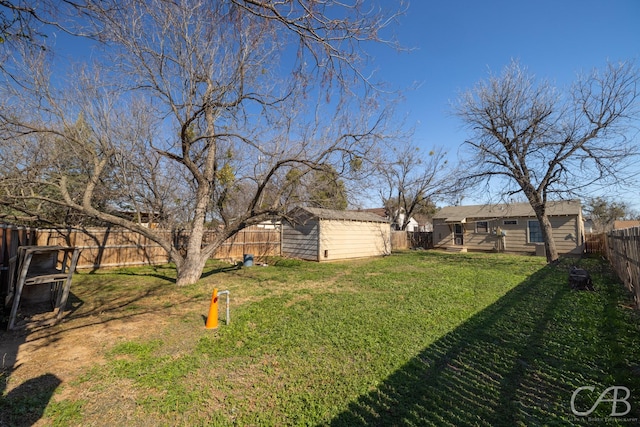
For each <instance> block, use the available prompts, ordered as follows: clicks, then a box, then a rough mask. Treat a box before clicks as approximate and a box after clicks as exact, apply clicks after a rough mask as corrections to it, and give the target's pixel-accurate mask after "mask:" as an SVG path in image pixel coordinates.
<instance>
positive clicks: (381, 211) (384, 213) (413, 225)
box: [358, 208, 431, 231]
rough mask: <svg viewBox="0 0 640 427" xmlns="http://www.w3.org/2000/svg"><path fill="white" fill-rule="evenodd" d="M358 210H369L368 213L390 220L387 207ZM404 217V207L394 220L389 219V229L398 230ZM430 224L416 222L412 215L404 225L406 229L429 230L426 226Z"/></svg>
mask: <svg viewBox="0 0 640 427" xmlns="http://www.w3.org/2000/svg"><path fill="white" fill-rule="evenodd" d="M358 212H370V213H374V214H376V215H379V216H381V217H382V218H385V219H388V220H389V221H391V220H392V218H391V216H390V215H389V213H388V210H387V208H370V209H361V210H359V211H358ZM404 217H405V213H404V209H402V208H401V211H400V213H399V214H398V218H397V220H396V221H391V229H392V230H396V231H398V230H400V227H401V224H402V222H403V221H404ZM430 225H431V224H420V223H418V221H416V219H415V218H413V217H409V221H408V222H407V227H406V231H431V230H429V229H428V228H430Z"/></svg>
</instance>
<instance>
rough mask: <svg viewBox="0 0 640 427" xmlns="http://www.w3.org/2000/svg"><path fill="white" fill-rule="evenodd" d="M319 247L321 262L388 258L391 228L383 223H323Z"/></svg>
mask: <svg viewBox="0 0 640 427" xmlns="http://www.w3.org/2000/svg"><path fill="white" fill-rule="evenodd" d="M319 246H320V258H319V260H320V261H334V260H338V259H347V258H364V257H371V256H381V255H388V254H389V253H391V228H390V227H389V224H388V223H384V222H360V221H341V220H321V222H320V245H319ZM325 251H326V252H325ZM325 255H326V256H325Z"/></svg>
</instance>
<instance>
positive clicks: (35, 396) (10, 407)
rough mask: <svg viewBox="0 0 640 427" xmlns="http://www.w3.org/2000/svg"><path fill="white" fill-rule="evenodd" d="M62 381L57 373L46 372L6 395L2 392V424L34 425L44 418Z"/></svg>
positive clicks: (16, 425) (0, 423) (0, 407)
mask: <svg viewBox="0 0 640 427" xmlns="http://www.w3.org/2000/svg"><path fill="white" fill-rule="evenodd" d="M60 383H61V381H60V379H59V378H58V377H56V376H55V375H53V374H44V375H41V376H39V377H37V378H32V379H30V380H28V381H25V382H24V383H22V384H20V385H19V386H18V387H16V388H15V389H13V390H11V391H10V392H9V393H7V395H6V396H2V394H1V393H0V425H2V426H12V427H23V426H24V427H26V426H32V425H33V424H34V423H35V422H36V421H38V420H39V419H40V418H42V415H43V413H44V410H45V408H46V407H47V405H48V404H49V401H50V400H51V397H52V396H53V393H54V392H55V391H56V389H57V388H58V386H59V385H60Z"/></svg>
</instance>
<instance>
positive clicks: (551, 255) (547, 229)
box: [538, 213, 558, 263]
mask: <svg viewBox="0 0 640 427" xmlns="http://www.w3.org/2000/svg"><path fill="white" fill-rule="evenodd" d="M538 222H539V223H540V229H541V231H542V237H543V239H544V248H545V252H546V254H547V262H548V263H552V262H555V261H557V260H558V249H557V248H556V242H555V240H554V239H553V228H552V227H551V221H549V217H548V216H547V214H546V213H543V214H541V215H538Z"/></svg>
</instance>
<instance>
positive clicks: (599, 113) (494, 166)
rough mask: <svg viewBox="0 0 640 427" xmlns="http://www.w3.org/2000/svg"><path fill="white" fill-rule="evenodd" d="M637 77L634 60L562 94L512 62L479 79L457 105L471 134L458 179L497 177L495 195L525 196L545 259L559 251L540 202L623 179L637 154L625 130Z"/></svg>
mask: <svg viewBox="0 0 640 427" xmlns="http://www.w3.org/2000/svg"><path fill="white" fill-rule="evenodd" d="M639 79H640V74H639V73H638V70H637V69H636V68H635V66H634V64H632V63H619V64H609V65H608V66H607V67H606V68H605V69H603V70H594V71H593V72H592V73H591V74H589V75H586V76H580V77H579V78H578V79H577V81H576V82H575V84H574V85H573V87H572V88H571V90H569V91H567V93H561V92H560V91H559V90H557V89H556V88H554V87H553V86H552V85H551V84H549V83H548V82H537V81H536V80H535V78H534V77H533V76H532V75H530V74H528V73H527V70H526V69H523V68H522V67H521V66H520V65H519V64H518V63H517V62H515V61H512V63H511V64H510V65H508V66H507V67H506V68H505V70H504V72H503V74H502V75H501V76H493V75H491V76H490V77H489V78H488V79H487V80H485V81H481V82H480V83H479V84H478V85H477V86H476V87H475V88H474V89H473V90H470V91H468V92H466V93H464V94H463V95H462V96H461V98H460V99H459V101H458V103H457V105H456V109H455V111H456V113H457V115H458V116H459V117H460V118H461V119H462V121H463V122H464V123H465V124H466V125H467V127H468V129H469V130H470V133H471V137H470V139H469V140H467V141H466V142H465V144H466V147H467V149H468V150H469V157H468V158H467V159H466V161H465V163H464V165H463V170H465V177H466V178H467V179H469V180H475V181H485V182H488V181H489V180H491V179H492V178H499V177H502V178H505V180H500V181H499V185H500V186H501V188H502V189H501V190H498V192H499V194H500V195H501V196H502V197H504V198H505V199H509V198H510V197H511V196H513V195H515V194H517V193H522V194H523V195H524V196H525V197H526V199H527V200H528V202H529V203H530V204H531V207H532V208H533V210H534V212H535V214H536V217H537V219H538V221H539V223H540V226H541V230H542V235H543V238H544V242H545V247H546V253H547V260H548V261H549V262H553V261H555V260H557V259H558V252H557V250H556V245H555V242H554V240H553V234H552V228H551V223H550V222H549V218H548V216H547V212H546V207H547V202H548V201H550V200H552V199H557V198H562V197H569V196H575V195H576V194H579V192H580V190H582V189H585V188H586V187H589V186H592V185H594V184H601V185H606V184H615V183H619V182H621V180H624V179H625V178H624V175H623V172H624V169H625V167H626V166H628V165H629V159H630V157H631V156H632V155H634V154H636V153H637V149H636V148H637V144H634V143H633V141H629V140H628V135H630V132H629V130H630V127H631V126H633V125H634V122H635V124H637V119H638V115H637V114H638V109H637V107H638V102H637V101H638V95H639V92H638V83H639Z"/></svg>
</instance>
